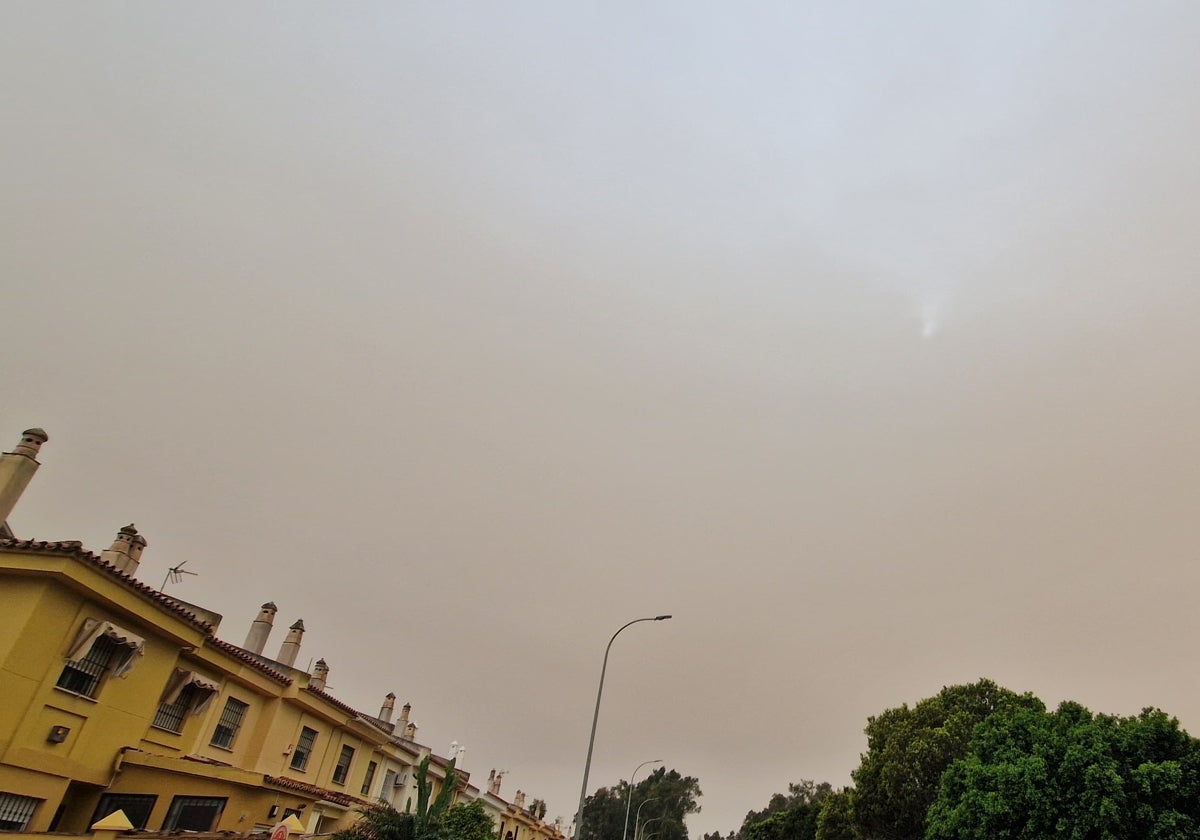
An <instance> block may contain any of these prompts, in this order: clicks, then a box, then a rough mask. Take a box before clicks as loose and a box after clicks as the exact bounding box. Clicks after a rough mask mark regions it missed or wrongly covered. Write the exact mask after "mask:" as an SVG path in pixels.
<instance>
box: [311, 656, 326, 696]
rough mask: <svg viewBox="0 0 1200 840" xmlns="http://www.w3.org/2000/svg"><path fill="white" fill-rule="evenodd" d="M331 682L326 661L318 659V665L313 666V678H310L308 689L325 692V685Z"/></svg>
mask: <svg viewBox="0 0 1200 840" xmlns="http://www.w3.org/2000/svg"><path fill="white" fill-rule="evenodd" d="M328 681H329V665H328V663H326V662H325V660H324V659H318V660H317V664H316V665H314V666H313V672H312V676H310V677H309V678H308V687H309V688H315V689H317V690H318V691H324V690H325V683H326V682H328Z"/></svg>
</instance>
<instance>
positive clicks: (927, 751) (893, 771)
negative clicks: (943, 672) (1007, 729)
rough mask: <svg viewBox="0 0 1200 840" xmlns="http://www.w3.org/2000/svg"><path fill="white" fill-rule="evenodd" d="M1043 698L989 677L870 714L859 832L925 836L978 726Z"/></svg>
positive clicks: (910, 839)
mask: <svg viewBox="0 0 1200 840" xmlns="http://www.w3.org/2000/svg"><path fill="white" fill-rule="evenodd" d="M1036 703H1037V700H1036V698H1034V697H1033V696H1032V695H1028V694H1027V695H1017V694H1015V693H1014V692H1012V691H1009V690H1007V689H1004V688H1001V687H1000V686H998V685H996V684H995V683H994V682H992V681H991V680H986V679H984V680H979V681H978V682H976V683H972V684H970V685H955V686H949V687H947V688H943V689H942V690H941V691H940V692H939V693H938V694H937V695H936V696H934V697H930V698H927V699H925V700H922V701H920V702H919V703H917V704H916V705H915V706H913V707H912V708H911V709H910V708H909V707H908V705H907V704H905V705H903V706H900V707H899V708H896V709H888V710H887V711H885V712H883V713H882V714H880V715H878V716H876V717H873V718H870V719H869V720H868V721H867V728H866V733H867V751H866V753H864V754H863V756H862V762H861V763H860V764H859V767H858V769H857V770H855V771H854V773H853V776H854V783H855V787H854V791H853V792H852V793H851V795H850V798H851V806H852V809H853V813H854V820H855V823H856V825H857V826H858V829H859V833H860V834H862V835H863V836H864V837H868V838H872V840H920V838H923V837H924V836H925V817H926V812H927V811H928V810H929V806H930V805H932V804H933V802H934V800H935V799H937V796H938V785H939V783H940V781H941V778H942V773H943V772H944V771H945V769H946V768H947V767H949V766H950V764H951V763H953V762H954V761H957V760H958V759H960V758H962V757H963V756H965V755H966V754H967V746H968V744H969V743H970V741H971V735H972V733H973V732H974V730H975V727H976V726H977V725H978V724H979V723H980V722H982V721H984V720H987V719H988V717H989V716H991V715H992V714H993V713H995V712H996V711H997V710H998V709H1001V708H1007V707H1009V706H1014V705H1015V706H1022V705H1023V706H1029V705H1030V704H1036Z"/></svg>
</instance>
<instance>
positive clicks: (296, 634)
mask: <svg viewBox="0 0 1200 840" xmlns="http://www.w3.org/2000/svg"><path fill="white" fill-rule="evenodd" d="M303 635H304V621H303V620H297V621H296V623H295V624H293V625H292V626H291V628H290V629H289V630H288V634H287V638H286V639H284V640H283V644H282V645H281V646H280V648H279V656H278V657H277V658H276V661H277V662H279V663H280V664H281V665H287V666H288V667H289V668H291V667H292V666H293V665H295V664H296V657H297V656H298V655H299V653H300V639H301V637H302V636H303Z"/></svg>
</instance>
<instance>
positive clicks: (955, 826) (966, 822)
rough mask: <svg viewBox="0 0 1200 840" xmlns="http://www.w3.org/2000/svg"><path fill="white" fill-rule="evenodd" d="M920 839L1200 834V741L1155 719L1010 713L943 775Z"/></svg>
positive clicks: (1152, 714) (1148, 715) (1099, 839)
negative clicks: (924, 833)
mask: <svg viewBox="0 0 1200 840" xmlns="http://www.w3.org/2000/svg"><path fill="white" fill-rule="evenodd" d="M927 837H928V838H929V840H985V838H988V840H990V838H1014V840H1034V838H1042V837H1056V838H1063V840H1091V838H1096V840H1124V838H1139V840H1188V838H1195V837H1200V741H1197V740H1196V739H1195V738H1192V737H1191V736H1189V735H1188V734H1187V733H1186V732H1184V731H1183V730H1182V729H1180V727H1179V722H1178V721H1177V720H1175V719H1174V718H1170V717H1168V716H1167V715H1165V714H1164V713H1163V712H1161V711H1158V710H1155V709H1146V710H1144V711H1143V712H1142V713H1141V714H1140V715H1138V716H1136V717H1127V718H1122V717H1112V716H1109V715H1098V714H1093V713H1092V712H1090V711H1088V710H1087V709H1085V708H1083V707H1082V706H1080V705H1078V704H1076V703H1063V704H1062V705H1061V706H1059V707H1058V710H1057V711H1055V712H1047V711H1046V709H1045V707H1044V706H1042V705H1041V704H1040V703H1039V704H1038V705H1037V707H1034V708H1020V709H1012V710H1009V711H1008V712H1006V713H1003V714H998V715H995V716H994V717H992V718H990V719H989V720H987V721H986V722H985V723H983V724H982V725H981V726H980V727H979V729H978V730H976V733H975V737H974V739H972V742H971V749H970V752H969V754H968V755H967V756H965V757H964V758H962V759H959V760H958V761H956V762H954V763H953V764H952V765H951V766H950V767H949V769H948V770H947V771H946V773H945V775H944V776H943V777H942V783H941V790H940V793H939V796H938V799H937V802H936V803H934V805H933V808H932V809H931V810H930V812H929V832H928V835H927Z"/></svg>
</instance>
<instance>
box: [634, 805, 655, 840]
mask: <svg viewBox="0 0 1200 840" xmlns="http://www.w3.org/2000/svg"><path fill="white" fill-rule="evenodd" d="M660 799H662V797H661V796H652V797H650V798H649V799H643V800H642V802H641V804H640V805H638V809H637V816H636V817H634V818H633V840H637V837H638V826H639V825H641V823H642V808H644V807H646V803H647V802H657V801H658V800H660Z"/></svg>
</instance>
